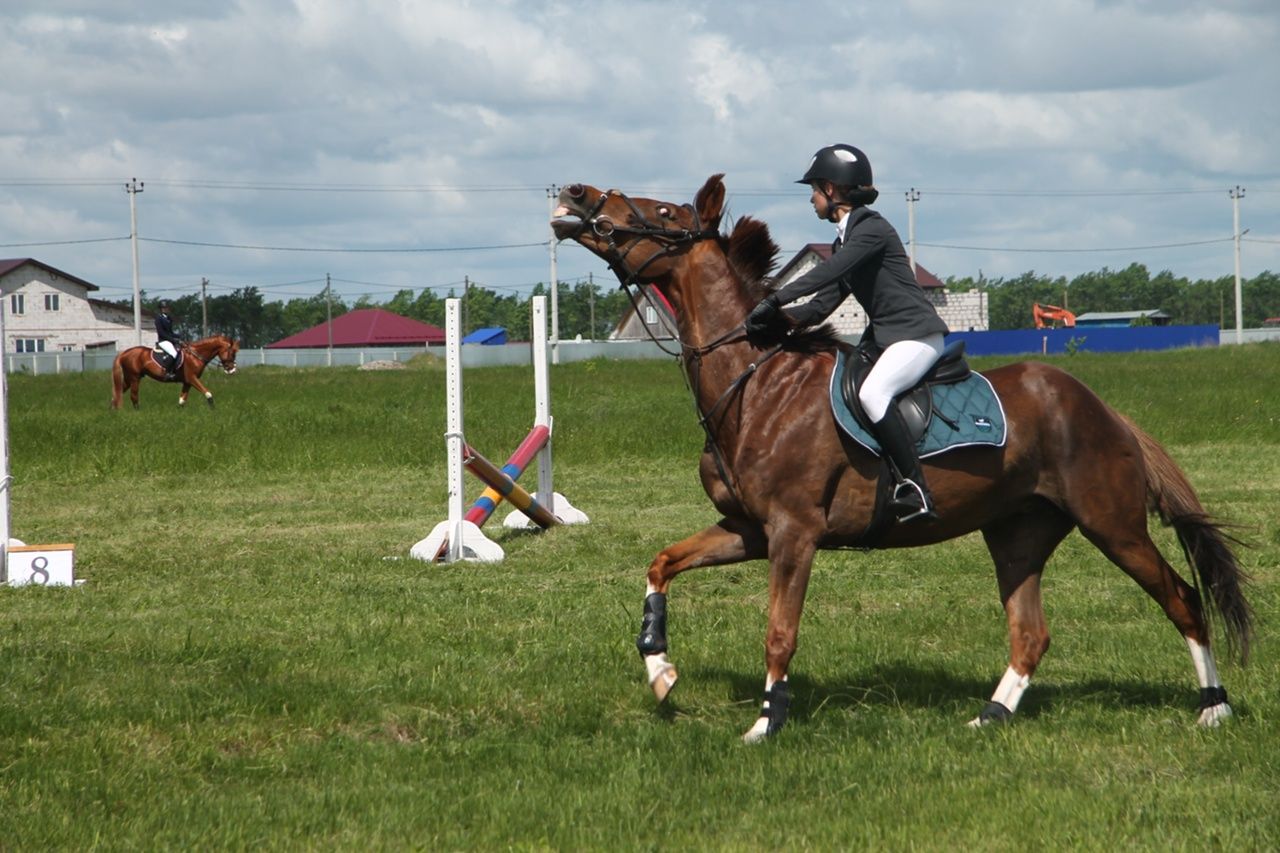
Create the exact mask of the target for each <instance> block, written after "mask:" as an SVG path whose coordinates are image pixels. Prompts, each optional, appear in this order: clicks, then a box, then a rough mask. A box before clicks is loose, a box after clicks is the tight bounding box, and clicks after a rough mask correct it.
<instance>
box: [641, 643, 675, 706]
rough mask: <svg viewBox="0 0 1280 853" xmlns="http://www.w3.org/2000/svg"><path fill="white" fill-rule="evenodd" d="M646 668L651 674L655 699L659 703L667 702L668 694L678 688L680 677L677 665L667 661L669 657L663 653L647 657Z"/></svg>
mask: <svg viewBox="0 0 1280 853" xmlns="http://www.w3.org/2000/svg"><path fill="white" fill-rule="evenodd" d="M644 666H645V669H646V670H648V672H649V687H651V688H652V689H653V695H654V698H656V699H657V700H658V701H659V702H664V701H666V698H667V694H669V693H670V692H671V688H673V687H675V686H676V679H677V678H679V677H680V675H679V673H677V672H676V667H675V664H673V663H671V661H669V660H667V655H666V653H665V652H663V653H659V654H656V655H645V659H644Z"/></svg>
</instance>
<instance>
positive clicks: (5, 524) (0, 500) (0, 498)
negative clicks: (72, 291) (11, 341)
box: [0, 300, 10, 584]
mask: <svg viewBox="0 0 1280 853" xmlns="http://www.w3.org/2000/svg"><path fill="white" fill-rule="evenodd" d="M4 314H5V311H4V304H3V300H0V584H3V583H8V582H9V482H10V481H9V348H8V341H7V339H6V338H5V335H4Z"/></svg>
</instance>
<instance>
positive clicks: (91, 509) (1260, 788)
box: [0, 345, 1280, 850]
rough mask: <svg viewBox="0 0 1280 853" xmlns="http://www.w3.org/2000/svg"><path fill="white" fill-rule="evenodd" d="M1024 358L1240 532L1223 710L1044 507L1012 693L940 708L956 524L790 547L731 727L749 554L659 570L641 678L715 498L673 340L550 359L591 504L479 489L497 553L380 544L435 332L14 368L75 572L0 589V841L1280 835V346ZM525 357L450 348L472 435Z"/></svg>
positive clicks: (993, 614) (180, 844)
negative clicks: (1161, 449) (343, 349)
mask: <svg viewBox="0 0 1280 853" xmlns="http://www.w3.org/2000/svg"><path fill="white" fill-rule="evenodd" d="M1006 360H1007V359H980V360H976V361H975V364H976V365H977V366H980V367H990V366H994V365H995V364H997V363H1001V362H1003V361H1006ZM1055 363H1057V364H1060V365H1061V366H1063V367H1065V368H1067V369H1068V370H1070V371H1072V372H1073V373H1075V374H1077V375H1078V376H1080V377H1081V378H1082V379H1084V381H1086V382H1087V383H1088V384H1089V385H1091V386H1092V387H1093V388H1094V389H1095V390H1097V391H1098V392H1099V393H1100V394H1101V395H1102V396H1103V397H1104V398H1105V399H1107V400H1108V401H1109V402H1111V403H1112V404H1113V405H1114V406H1116V407H1117V408H1118V409H1120V410H1122V411H1124V412H1126V413H1128V414H1130V415H1131V416H1133V417H1134V418H1135V419H1136V420H1137V421H1138V422H1139V423H1140V424H1142V425H1143V426H1144V427H1145V428H1146V429H1147V430H1148V431H1150V432H1151V433H1152V434H1153V435H1155V436H1156V437H1157V438H1159V439H1160V440H1161V441H1163V442H1164V443H1165V444H1166V446H1167V447H1168V449H1169V450H1170V452H1171V454H1172V455H1173V456H1174V457H1175V459H1177V460H1178V462H1179V463H1180V464H1181V465H1182V466H1183V467H1184V468H1185V469H1186V471H1187V472H1188V474H1189V476H1190V478H1191V480H1192V482H1193V483H1194V484H1195V485H1196V487H1197V488H1198V490H1199V492H1200V495H1201V497H1202V499H1203V501H1204V502H1205V504H1206V505H1207V506H1208V507H1209V509H1210V511H1211V512H1213V513H1214V514H1215V515H1217V516H1218V517H1220V518H1222V519H1225V520H1227V521H1230V522H1232V523H1234V524H1236V525H1238V527H1237V528H1236V530H1235V532H1236V533H1237V534H1238V535H1239V536H1240V537H1241V538H1242V539H1243V540H1245V541H1246V542H1247V543H1248V545H1249V547H1248V548H1246V549H1243V550H1241V551H1240V559H1241V562H1242V564H1243V565H1244V566H1245V567H1246V569H1247V570H1248V571H1249V572H1250V573H1251V574H1252V575H1253V577H1254V583H1253V584H1252V586H1251V590H1250V594H1251V600H1252V602H1253V605H1254V607H1255V609H1256V611H1257V617H1258V627H1259V633H1258V642H1257V644H1256V646H1255V654H1254V659H1253V661H1252V662H1251V664H1250V665H1249V666H1248V667H1246V668H1243V669H1242V668H1240V667H1238V666H1233V665H1232V666H1227V665H1225V661H1220V663H1222V664H1224V666H1223V678H1224V681H1225V682H1226V685H1227V688H1228V690H1229V691H1230V693H1231V697H1232V704H1233V706H1234V707H1235V709H1236V712H1237V715H1238V716H1237V718H1236V719H1235V720H1233V721H1232V722H1231V724H1230V725H1228V726H1225V727H1223V728H1221V729H1219V730H1214V731H1204V730H1200V729H1198V728H1196V727H1195V726H1194V725H1193V722H1194V719H1195V713H1194V708H1195V704H1196V701H1197V695H1196V684H1195V676H1194V672H1193V670H1192V667H1191V663H1190V659H1189V657H1188V655H1187V652H1186V647H1185V645H1184V644H1183V643H1182V641H1181V639H1180V638H1179V637H1178V635H1177V633H1176V632H1175V631H1174V630H1173V628H1172V627H1171V626H1170V625H1169V624H1168V623H1167V622H1166V621H1165V619H1164V618H1163V616H1162V615H1161V614H1160V613H1159V612H1158V611H1157V609H1156V607H1155V605H1154V604H1153V603H1152V602H1151V601H1150V600H1149V599H1147V598H1146V597H1145V595H1144V594H1143V593H1142V592H1141V591H1140V590H1139V589H1138V588H1137V586H1136V585H1135V584H1133V583H1132V582H1131V581H1130V580H1129V579H1128V578H1127V577H1125V576H1124V575H1123V574H1122V573H1121V572H1120V571H1119V570H1118V569H1116V568H1115V567H1113V566H1112V565H1110V564H1109V563H1107V562H1106V561H1105V559H1104V558H1102V556H1101V555H1100V554H1098V553H1097V552H1096V551H1095V550H1094V549H1093V548H1092V547H1091V546H1089V545H1088V544H1087V543H1086V542H1085V541H1084V540H1083V539H1082V538H1081V537H1080V536H1079V535H1078V534H1072V536H1071V537H1069V538H1068V539H1067V541H1066V542H1065V543H1064V544H1063V546H1062V547H1061V548H1060V549H1059V551H1058V552H1057V554H1056V555H1055V557H1054V558H1053V560H1052V561H1051V563H1050V565H1049V569H1048V572H1047V573H1046V580H1045V596H1046V607H1047V610H1048V616H1049V621H1050V629H1051V630H1052V632H1053V648H1052V649H1051V650H1050V652H1049V654H1048V655H1047V657H1046V658H1045V661H1044V663H1043V665H1042V666H1041V669H1040V671H1039V673H1038V674H1037V677H1036V679H1035V681H1034V682H1033V684H1032V687H1031V689H1030V691H1029V692H1028V693H1027V696H1026V698H1025V699H1024V701H1023V703H1022V706H1021V708H1020V710H1019V714H1018V718H1017V720H1016V721H1015V722H1014V723H1012V724H1011V725H1009V726H1005V727H997V728H992V729H985V730H982V731H972V730H969V729H967V728H966V727H965V726H964V723H965V722H966V721H967V720H968V719H970V718H971V717H972V716H974V714H975V713H976V712H977V711H978V710H979V709H980V708H981V707H982V705H983V703H984V702H985V701H986V699H987V697H988V696H989V695H990V693H991V690H992V689H993V687H994V686H995V682H996V681H997V680H998V679H999V677H1000V675H1001V673H1002V672H1003V671H1004V668H1005V665H1006V659H1007V658H1006V656H1007V647H1006V634H1005V628H1004V620H1003V614H1002V612H1001V610H1000V607H999V602H998V599H997V595H996V589H995V582H994V573H993V571H992V568H991V566H990V561H989V558H988V557H987V554H986V550H985V548H984V547H983V545H982V542H981V539H980V537H978V536H976V535H973V536H968V537H965V538H962V539H959V540H956V541H954V542H950V543H947V544H944V545H939V546H935V547H932V548H928V549H920V550H913V551H889V552H878V553H870V554H860V553H854V552H840V553H829V554H823V555H820V557H819V559H818V562H817V564H816V567H815V570H814V575H813V581H812V583H811V585H810V590H809V597H808V606H807V610H806V614H805V621H804V623H803V624H802V627H801V637H800V640H801V647H800V651H799V653H798V654H797V656H796V659H795V661H794V663H793V666H792V671H791V672H792V684H793V690H794V693H795V698H794V704H793V707H792V714H791V720H790V723H789V725H788V727H787V729H786V730H785V731H784V732H783V733H782V735H781V736H780V737H779V738H777V739H775V740H774V741H773V742H770V743H767V744H763V745H760V746H756V747H746V746H744V745H742V744H741V743H740V742H739V739H738V738H739V735H740V734H741V733H742V732H743V731H744V730H745V729H746V728H747V727H748V726H749V725H750V724H751V722H752V720H753V719H754V716H755V713H756V710H757V707H758V702H759V698H760V691H761V689H762V685H763V653H762V644H763V637H764V621H765V617H764V605H765V601H766V589H765V566H764V564H763V563H759V562H757V563H748V564H744V565H741V566H736V567H729V568H722V569H709V570H706V571H702V572H692V573H690V574H688V575H685V576H684V577H682V578H681V579H679V580H678V581H676V583H675V585H674V586H673V589H672V595H671V599H670V607H671V622H670V638H671V644H672V647H671V654H672V659H673V660H674V662H675V663H676V664H677V665H678V666H679V667H680V671H681V675H682V680H681V683H680V685H679V687H678V688H677V689H676V692H675V693H674V694H673V696H672V700H671V702H670V703H669V704H668V705H667V706H664V707H661V708H659V707H656V706H655V704H654V702H653V700H652V698H651V696H650V694H649V691H648V689H647V687H646V686H645V685H644V680H643V668H642V666H641V663H640V660H639V658H638V656H637V655H636V653H635V649H634V646H633V640H634V637H635V633H636V631H637V629H638V628H639V624H640V607H641V604H642V599H643V591H644V570H645V568H646V566H647V565H648V562H649V560H650V559H651V558H652V556H653V554H654V553H655V552H657V551H658V550H659V549H660V548H662V547H663V546H665V545H667V544H670V543H671V542H673V541H675V540H677V539H679V538H683V537H684V536H685V535H688V534H689V533H691V532H693V531H695V530H696V529H698V528H700V527H702V526H704V525H706V524H708V523H710V522H712V521H714V519H715V515H714V513H713V511H712V509H711V507H710V504H709V503H708V502H707V500H706V499H705V497H704V496H703V495H702V492H701V488H700V486H699V485H698V482H697V477H696V459H697V455H698V451H699V449H700V447H701V434H700V432H699V429H698V426H697V423H696V419H695V416H694V414H693V409H692V403H691V401H690V399H689V397H688V393H687V391H686V390H685V387H684V384H683V382H682V380H681V379H680V377H679V374H678V372H677V369H676V367H675V366H674V364H672V363H670V362H665V361H664V362H652V363H646V362H626V363H611V362H591V363H584V364H574V365H565V366H561V367H557V368H555V369H554V370H553V372H552V383H553V393H554V395H555V415H556V461H557V466H556V467H557V470H556V475H557V476H556V485H557V488H558V489H559V490H560V491H562V492H564V493H565V494H566V495H568V496H569V497H570V498H571V499H572V500H573V502H574V504H575V505H576V506H578V507H580V508H581V509H583V510H584V511H585V512H587V513H588V514H589V515H590V516H591V524H590V525H587V526H582V527H572V528H563V529H559V530H555V531H553V532H551V533H549V534H545V535H535V534H528V533H521V532H514V531H507V530H504V529H503V528H501V527H499V526H497V525H496V524H495V525H494V526H493V529H492V535H493V536H494V538H496V539H497V540H498V541H500V542H501V543H502V544H503V546H504V547H505V548H506V550H507V560H506V561H505V562H503V563H501V564H496V565H476V564H454V565H449V566H434V565H427V564H424V563H420V562H417V561H411V560H409V559H407V552H408V549H409V547H410V545H412V544H413V543H414V542H415V541H417V540H418V539H420V538H422V537H423V536H425V535H426V534H427V533H428V532H429V531H430V529H431V528H432V527H433V526H434V525H435V523H436V522H437V521H439V520H440V519H441V518H443V516H444V513H445V500H446V491H445V482H444V481H445V475H444V453H443V446H444V441H443V438H442V433H443V429H444V416H443V370H442V368H441V366H440V365H439V364H438V363H424V364H419V365H415V367H414V369H410V370H405V371H394V372H393V371H386V372H359V371H355V370H347V369H332V370H299V371H291V370H281V369H271V368H246V369H244V370H243V371H242V372H241V373H240V374H239V375H237V376H234V377H229V378H228V377H223V376H222V375H220V374H219V375H218V376H215V377H213V378H212V382H211V388H212V389H213V391H214V393H215V395H216V397H217V400H218V407H217V409H215V410H208V409H207V408H205V407H204V405H203V404H202V403H199V402H196V403H193V405H192V407H191V408H189V409H188V410H186V411H179V410H178V409H177V407H176V405H174V403H175V400H176V389H175V388H174V387H173V386H165V387H162V386H160V385H157V384H155V383H147V384H145V385H144V387H143V389H142V406H143V408H142V410H141V411H138V412H133V411H122V412H118V413H111V412H108V410H107V400H108V396H109V377H108V376H107V375H106V374H88V375H64V376H42V377H28V376H13V377H11V378H10V380H9V402H10V407H9V408H10V414H9V417H10V433H11V436H10V445H11V456H12V469H13V487H12V501H13V531H14V535H15V536H17V537H19V538H21V539H23V540H25V541H27V542H66V541H69V542H74V543H75V544H76V558H77V571H78V574H79V575H80V576H82V577H84V578H87V580H88V582H87V584H86V585H84V586H83V587H80V588H78V589H73V590H72V589H39V588H23V589H15V590H0V613H2V614H3V615H2V617H0V619H2V622H0V624H2V625H3V634H2V635H0V637H2V639H0V850H44V849H75V850H84V849H92V848H105V849H177V848H203V849H210V848H213V849H225V848H232V849H244V848H268V849H299V848H306V849H315V848H320V849H366V848H373V849H404V848H413V849H419V848H422V849H426V848H432V849H434V848H444V849H508V848H515V849H573V850H580V849H608V850H614V849H619V850H631V849H636V850H644V849H659V848H666V849H677V848H692V849H729V850H737V849H752V850H754V849H770V848H782V847H784V846H786V847H807V848H819V849H822V848H827V849H831V848H836V849H859V848H878V849H984V850H986V849H990V850H1014V849H1018V850H1025V849H1062V848H1079V849H1099V850H1101V849H1108V850H1111V849H1129V848H1138V849H1151V850H1156V849H1159V850H1168V849H1196V850H1199V849H1239V850H1262V849H1275V848H1277V847H1280V812H1278V811H1277V809H1276V803H1277V802H1280V725H1278V724H1280V657H1278V656H1277V650H1276V644H1275V642H1274V639H1273V638H1274V630H1275V625H1276V623H1277V616H1278V615H1280V586H1278V584H1280V522H1278V521H1277V507H1280V379H1277V377H1280V347H1277V346H1268V345H1256V346H1248V347H1227V348H1222V349H1217V350H1205V351H1185V352H1173V353H1161V354H1140V355H1128V356H1115V355H1107V356H1100V355H1087V354H1079V355H1076V356H1072V357H1069V358H1068V357H1063V358H1061V359H1057V360H1055ZM530 376H531V374H530V372H529V371H528V370H527V369H515V368H510V369H509V368H490V369H483V370H471V371H468V373H467V376H466V395H467V396H466V405H467V420H468V438H469V440H470V441H471V442H472V443H474V444H475V446H476V447H478V448H479V449H480V450H481V451H482V452H484V453H485V454H486V455H488V456H490V457H491V458H495V459H501V458H505V456H506V454H507V453H508V452H510V451H511V450H512V449H514V447H515V446H516V444H517V443H518V442H519V440H520V439H521V438H522V437H523V436H524V434H525V433H526V432H527V431H528V429H529V426H530V423H531V421H532V391H531V389H530V384H531V379H530ZM506 410H510V411H509V412H507V411H506ZM476 492H477V493H478V487H476ZM500 513H501V511H500ZM1158 541H1159V542H1160V543H1161V544H1162V547H1163V548H1164V550H1165V553H1166V555H1167V556H1168V557H1169V558H1170V561H1171V562H1173V564H1174V565H1175V566H1176V567H1177V568H1178V569H1179V571H1181V572H1184V575H1185V563H1184V562H1183V560H1182V558H1181V555H1180V553H1179V551H1178V549H1177V546H1176V543H1175V542H1174V541H1173V539H1172V537H1171V536H1170V535H1169V533H1168V531H1165V530H1163V529H1161V530H1160V531H1159V533H1158Z"/></svg>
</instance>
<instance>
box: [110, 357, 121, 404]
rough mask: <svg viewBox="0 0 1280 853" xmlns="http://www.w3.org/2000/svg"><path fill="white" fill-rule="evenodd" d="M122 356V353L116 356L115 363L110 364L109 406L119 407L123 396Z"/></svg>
mask: <svg viewBox="0 0 1280 853" xmlns="http://www.w3.org/2000/svg"><path fill="white" fill-rule="evenodd" d="M122 358H124V353H120V354H119V355H118V356H116V360H115V363H114V364H113V365H111V408H113V409H118V408H120V402H121V400H122V399H123V398H124V367H123V366H121V364H120V360H121V359H122Z"/></svg>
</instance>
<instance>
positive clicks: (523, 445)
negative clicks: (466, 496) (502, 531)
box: [464, 425, 551, 527]
mask: <svg viewBox="0 0 1280 853" xmlns="http://www.w3.org/2000/svg"><path fill="white" fill-rule="evenodd" d="M550 437H551V430H550V429H549V428H548V427H546V426H544V425H539V426H535V427H534V428H533V429H532V430H531V431H530V432H529V434H528V435H527V436H525V439H524V441H522V442H520V446H519V447H517V448H516V449H515V452H514V453H512V454H511V457H510V458H509V459H507V464H506V465H503V466H502V473H503V474H506V475H507V476H508V477H510V478H511V479H512V480H518V479H519V478H520V475H521V474H522V473H524V469H525V468H527V467H529V463H530V462H532V461H533V458H534V457H535V456H537V455H538V451H539V450H541V449H542V448H543V447H544V446H545V445H546V443H547V439H549V438H550ZM472 452H474V451H472ZM464 457H465V453H464ZM502 495H503V493H502V492H501V491H499V490H498V489H495V488H494V487H493V486H489V487H488V488H487V489H485V490H484V493H483V494H481V495H480V497H478V498H476V502H475V503H473V504H472V505H471V509H469V510H467V515H466V520H467V521H470V522H471V523H472V524H474V525H475V526H476V527H481V526H483V525H484V523H485V522H486V521H488V520H489V516H491V515H493V511H494V510H495V509H497V508H498V504H500V503H502ZM517 509H519V507H517ZM526 514H527V513H526Z"/></svg>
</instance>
